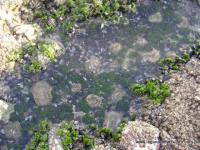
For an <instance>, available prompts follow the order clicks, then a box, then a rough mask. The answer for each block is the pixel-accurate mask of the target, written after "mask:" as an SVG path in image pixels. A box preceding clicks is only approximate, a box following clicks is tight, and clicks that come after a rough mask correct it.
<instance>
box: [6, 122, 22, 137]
mask: <svg viewBox="0 0 200 150" xmlns="http://www.w3.org/2000/svg"><path fill="white" fill-rule="evenodd" d="M21 130H22V129H21V125H20V123H19V122H18V121H16V122H8V124H6V125H5V127H4V131H5V135H6V137H7V138H13V139H17V138H19V137H20V136H21V135H22V133H21Z"/></svg>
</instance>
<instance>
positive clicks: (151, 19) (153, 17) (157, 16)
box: [149, 12, 163, 23]
mask: <svg viewBox="0 0 200 150" xmlns="http://www.w3.org/2000/svg"><path fill="white" fill-rule="evenodd" d="M162 19H163V18H162V15H161V13H160V12H157V13H155V14H152V15H150V16H149V22H152V23H160V22H162Z"/></svg>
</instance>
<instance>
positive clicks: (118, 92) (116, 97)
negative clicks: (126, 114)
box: [110, 85, 126, 103]
mask: <svg viewBox="0 0 200 150" xmlns="http://www.w3.org/2000/svg"><path fill="white" fill-rule="evenodd" d="M125 95H126V92H125V91H124V90H123V88H122V87H121V85H116V86H115V89H114V91H113V93H112V95H111V100H112V101H111V102H110V103H117V102H118V101H120V100H122V98H123V97H124V96H125Z"/></svg>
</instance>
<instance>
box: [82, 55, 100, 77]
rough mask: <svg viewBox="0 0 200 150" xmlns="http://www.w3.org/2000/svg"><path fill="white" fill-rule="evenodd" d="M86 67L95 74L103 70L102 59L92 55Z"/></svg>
mask: <svg viewBox="0 0 200 150" xmlns="http://www.w3.org/2000/svg"><path fill="white" fill-rule="evenodd" d="M85 68H86V69H87V70H88V71H89V72H92V73H94V74H96V73H99V72H100V71H101V60H100V58H98V57H96V56H91V57H90V58H89V59H88V60H87V61H86V63H85Z"/></svg>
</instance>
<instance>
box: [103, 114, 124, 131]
mask: <svg viewBox="0 0 200 150" xmlns="http://www.w3.org/2000/svg"><path fill="white" fill-rule="evenodd" d="M105 114H106V116H105V120H104V123H103V125H104V126H105V127H107V128H111V129H113V130H115V129H116V128H117V127H118V126H119V124H120V122H121V120H122V114H121V113H118V112H115V111H110V112H107V113H105Z"/></svg>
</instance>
